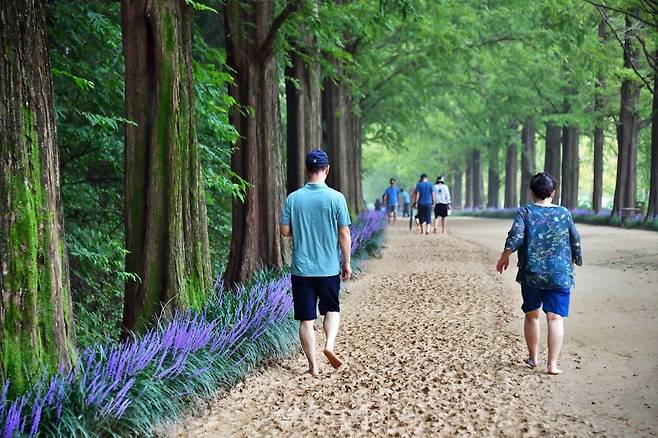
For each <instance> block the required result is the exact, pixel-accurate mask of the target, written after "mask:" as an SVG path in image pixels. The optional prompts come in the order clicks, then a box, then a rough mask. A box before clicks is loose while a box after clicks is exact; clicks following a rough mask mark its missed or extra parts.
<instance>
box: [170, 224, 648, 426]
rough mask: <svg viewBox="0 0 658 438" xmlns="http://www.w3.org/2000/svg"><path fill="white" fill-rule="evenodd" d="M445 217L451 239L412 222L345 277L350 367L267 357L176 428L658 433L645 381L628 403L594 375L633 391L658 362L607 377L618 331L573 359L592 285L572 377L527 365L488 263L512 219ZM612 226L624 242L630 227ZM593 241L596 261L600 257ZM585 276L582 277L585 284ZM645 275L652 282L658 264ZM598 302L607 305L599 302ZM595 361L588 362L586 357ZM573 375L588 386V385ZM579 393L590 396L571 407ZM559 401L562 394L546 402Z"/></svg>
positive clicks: (503, 288) (579, 313) (569, 358)
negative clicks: (358, 271)
mask: <svg viewBox="0 0 658 438" xmlns="http://www.w3.org/2000/svg"><path fill="white" fill-rule="evenodd" d="M451 225H452V227H453V228H452V231H453V233H454V234H451V235H447V236H442V235H433V234H432V235H429V236H419V235H415V234H411V233H410V232H409V231H408V229H407V227H406V224H398V226H397V227H395V228H389V232H388V238H387V244H386V247H385V249H384V251H383V257H382V258H381V259H378V260H374V261H371V262H369V263H368V264H367V266H366V267H365V271H366V273H365V275H364V276H363V277H362V278H360V279H359V280H357V281H355V282H353V283H351V284H350V285H349V286H348V294H347V297H346V299H345V305H344V307H343V315H344V326H343V330H342V333H341V337H340V345H339V350H338V351H339V353H340V354H342V356H343V357H344V358H345V359H346V360H347V367H346V368H345V369H344V370H342V371H338V372H334V371H332V370H330V369H329V367H328V366H325V367H324V369H323V376H322V378H321V379H320V380H318V381H316V380H312V379H309V378H307V377H304V376H301V372H302V371H303V370H304V369H305V362H304V359H303V358H302V356H301V355H299V356H298V357H296V358H294V359H292V360H288V361H285V362H283V363H280V364H273V365H272V366H271V367H269V368H268V369H266V370H263V371H262V372H261V373H259V374H257V375H253V376H250V377H249V378H248V379H247V380H246V381H245V382H244V383H242V384H241V385H239V386H238V387H237V388H236V389H234V390H233V391H231V392H230V393H229V394H228V395H227V396H224V397H222V398H220V399H218V400H217V401H216V402H215V403H214V404H213V405H210V406H208V408H207V409H206V410H201V411H199V416H198V417H196V418H191V419H188V420H187V421H186V422H185V423H184V425H183V426H179V427H178V429H177V430H176V432H175V433H174V435H175V436H218V435H223V436H228V435H238V436H239V435H253V434H265V435H267V434H277V433H283V434H307V435H319V434H330V435H336V434H345V435H348V434H357V435H359V434H369V433H370V434H372V433H375V434H383V433H400V434H425V433H427V434H429V433H443V434H447V435H449V434H454V433H462V432H472V433H484V434H485V435H491V434H508V435H520V434H524V433H528V434H530V435H534V434H539V433H542V432H548V431H550V433H551V434H552V435H558V434H567V435H576V434H577V435H580V436H582V435H588V434H594V433H596V432H605V433H607V434H612V435H617V434H624V433H625V434H637V433H642V434H647V433H649V431H650V430H651V429H650V428H651V427H653V428H654V429H653V430H654V431H655V427H656V424H655V403H653V402H655V395H654V399H653V400H650V399H649V398H648V397H647V396H646V393H647V391H649V389H647V390H646V391H645V392H642V391H640V392H639V393H638V396H637V397H636V398H637V400H636V401H635V402H631V401H630V400H627V399H626V396H624V395H623V394H618V395H617V397H624V398H623V399H619V400H615V398H614V397H612V394H610V395H606V394H607V393H608V392H610V391H612V390H613V389H614V387H610V388H609V389H604V388H599V389H596V387H594V386H592V384H591V380H592V379H594V380H595V379H596V378H599V379H601V380H599V381H600V382H603V383H606V384H611V383H613V382H617V383H623V382H631V381H632V379H633V377H632V374H633V373H640V376H641V377H640V378H639V379H640V380H637V381H636V383H637V385H636V386H638V385H639V383H641V382H644V381H645V380H646V381H647V382H648V380H649V378H650V377H651V375H650V373H651V372H653V373H654V374H653V377H654V381H655V368H654V370H653V371H651V369H650V368H651V365H650V364H648V363H647V364H646V365H642V364H637V367H636V368H634V369H633V370H632V369H630V368H628V369H624V371H623V372H622V373H621V374H620V371H621V370H616V371H615V373H614V375H613V374H610V376H611V377H610V378H609V379H607V378H602V375H603V373H601V372H600V370H599V368H601V367H603V366H605V364H606V363H608V364H613V363H614V362H605V361H607V360H609V359H610V358H609V357H608V356H609V355H612V354H613V353H612V350H613V349H614V348H615V346H614V344H615V343H614V342H613V341H612V340H608V341H605V340H603V341H599V342H604V343H605V347H604V348H605V349H606V350H608V349H609V350H608V351H601V352H600V354H599V356H598V360H597V357H591V354H592V353H591V352H592V351H593V349H594V348H595V346H594V345H592V344H590V345H589V346H588V347H587V348H583V350H582V351H581V353H580V355H576V354H575V352H576V350H577V349H578V348H580V347H579V344H580V343H587V342H589V341H588V340H587V336H588V332H587V331H583V328H584V326H586V325H588V324H590V323H591V322H592V318H591V317H590V315H589V314H588V313H586V312H584V309H583V306H585V305H587V303H586V302H584V300H586V299H587V298H586V297H585V294H584V293H583V297H582V298H581V297H578V298H575V299H574V313H573V317H572V318H570V320H569V325H568V326H567V327H568V340H567V342H566V347H567V348H566V351H565V354H564V357H563V363H564V368H565V369H566V370H567V373H566V374H565V375H563V376H561V377H559V378H557V379H556V378H550V377H548V376H547V375H545V374H543V373H542V372H541V371H530V370H529V369H527V368H525V367H524V366H523V365H522V361H521V360H522V358H523V353H524V350H523V341H522V338H521V337H520V336H519V335H517V332H518V329H519V327H520V325H519V324H520V323H519V321H520V318H521V315H520V314H519V311H518V309H517V306H518V305H519V304H520V303H519V299H518V297H517V294H518V291H517V289H516V288H512V285H511V281H508V280H510V279H511V278H512V277H513V275H512V274H508V275H507V276H506V277H504V278H503V279H501V278H500V277H499V276H496V275H494V272H493V268H492V266H493V263H494V262H495V255H496V252H497V251H494V248H495V247H497V246H499V242H498V243H495V244H494V237H495V239H497V240H500V239H502V235H501V234H500V233H501V230H503V232H504V227H505V226H506V222H505V221H490V222H489V221H486V220H474V219H457V220H453V221H452V223H451ZM471 230H472V232H471ZM606 230H608V229H606V228H590V227H586V228H584V230H583V235H584V236H585V238H586V239H587V238H591V239H592V241H595V239H597V237H596V236H597V235H602V234H603V233H606ZM610 231H611V232H612V233H613V234H614V235H615V237H616V238H620V239H622V238H623V237H622V236H624V235H623V234H620V235H618V236H617V235H616V232H615V230H610ZM610 231H608V233H609V232H610ZM621 233H623V231H622V232H621ZM465 236H467V237H468V238H469V240H473V241H475V242H477V243H471V242H469V241H467V240H466V239H464V237H465ZM629 236H632V235H629ZM657 237H658V236H657ZM590 248H591V251H592V252H591V254H592V255H591V259H592V260H594V259H595V257H598V256H595V254H596V250H595V248H593V247H592V246H590ZM654 257H655V255H654ZM439 261H440V262H441V263H438V262H439ZM588 269H590V270H594V269H595V268H588ZM588 275H589V274H588V273H587V271H585V272H583V273H582V275H579V281H580V282H582V283H583V289H584V288H585V284H584V283H585V282H587V281H589V280H588V279H587V278H586V277H587V276H588ZM647 275H648V277H650V278H649V281H652V282H655V281H656V278H655V276H656V274H655V271H654V272H651V273H650V274H647ZM645 292H646V291H645ZM619 303H621V301H620V302H619ZM646 304H647V305H646V314H647V315H653V316H654V317H655V311H656V306H655V305H653V307H651V305H650V302H647V303H646ZM654 304H655V300H654ZM619 305H621V304H619ZM599 311H600V312H602V313H601V314H603V312H605V309H601V308H599ZM649 318H650V317H649ZM572 320H573V323H572V322H571V321H572ZM654 321H655V320H654ZM613 324H614V323H613ZM648 324H649V323H648V322H647V324H646V325H648ZM517 326H519V327H517ZM594 329H598V327H597V326H591V328H590V332H589V333H591V330H594ZM653 330H655V327H654V328H653ZM318 333H320V332H318ZM622 333H623V331H622ZM651 336H654V339H655V333H654V334H651V333H649V336H648V337H647V339H651ZM623 342H624V343H625V346H623V347H622V349H621V350H617V351H618V352H619V354H621V355H625V354H626V353H627V352H628V351H630V350H633V349H635V350H639V349H641V348H642V349H644V350H645V351H643V352H642V354H653V358H654V360H652V361H651V363H653V364H655V349H654V350H653V352H647V351H646V346H643V345H642V342H643V341H642V340H639V341H638V343H637V344H635V345H636V347H635V348H633V347H631V342H632V341H631V340H628V339H625V340H623ZM601 358H603V360H601ZM645 359H646V358H645V357H644V356H643V357H642V360H645ZM589 360H592V361H593V363H592V364H585V363H584V362H585V361H589ZM625 360H626V359H625ZM594 361H596V364H594ZM617 364H619V362H617ZM627 365H628V364H626V363H624V366H627ZM608 368H610V367H608ZM622 375H623V376H625V377H624V378H623V379H622ZM578 382H581V383H584V384H588V383H589V384H590V385H589V386H588V387H587V388H582V387H581V386H579V384H578ZM654 388H655V387H654ZM565 392H566V393H567V394H565ZM654 392H655V391H654ZM583 394H586V395H587V396H592V397H594V398H592V399H591V400H590V399H587V402H586V403H576V402H575V401H574V400H575V399H576V398H578V397H581V396H582V395H583ZM642 394H645V396H644V398H643V399H642V400H640V398H641V397H640V396H642ZM558 397H559V398H560V399H561V400H563V401H562V402H555V403H544V402H542V401H541V400H548V399H549V398H555V399H556V400H557V399H558ZM592 401H594V402H595V403H596V405H592V403H591V402H592ZM643 402H647V403H653V405H652V407H651V408H647V407H644V408H643V409H644V410H646V414H645V413H644V411H642V412H640V411H639V407H638V406H636V405H638V404H640V405H641V404H642V403H643ZM586 404H587V405H589V409H586ZM618 404H622V405H625V406H627V408H626V409H624V410H623V411H619V410H618V415H617V417H618V418H616V419H615V418H609V417H610V416H611V412H612V410H613V408H614V407H615V405H618ZM652 413H654V420H653V423H652V420H651V414H652Z"/></svg>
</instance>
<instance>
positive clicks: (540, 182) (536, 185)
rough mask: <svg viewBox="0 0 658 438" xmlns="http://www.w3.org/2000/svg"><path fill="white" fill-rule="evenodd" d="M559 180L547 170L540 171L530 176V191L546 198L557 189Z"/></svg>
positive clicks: (540, 197)
mask: <svg viewBox="0 0 658 438" xmlns="http://www.w3.org/2000/svg"><path fill="white" fill-rule="evenodd" d="M556 187H557V181H555V178H553V176H552V175H549V174H548V173H546V172H539V173H538V174H536V175H535V176H533V177H532V178H530V191H531V192H532V193H533V194H534V195H535V196H536V197H537V198H539V199H546V198H548V197H550V196H551V193H553V192H554V191H555V189H556Z"/></svg>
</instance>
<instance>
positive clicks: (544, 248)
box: [505, 204, 583, 289]
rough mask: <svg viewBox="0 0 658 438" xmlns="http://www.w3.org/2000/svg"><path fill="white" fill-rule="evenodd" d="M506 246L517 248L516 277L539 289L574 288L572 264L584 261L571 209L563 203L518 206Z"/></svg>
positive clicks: (512, 248)
mask: <svg viewBox="0 0 658 438" xmlns="http://www.w3.org/2000/svg"><path fill="white" fill-rule="evenodd" d="M505 249H508V250H511V251H517V250H518V255H519V264H518V267H519V272H518V274H517V275H516V281H517V282H519V283H521V284H523V285H526V286H530V287H535V288H538V289H571V288H572V287H573V286H574V281H573V277H574V272H573V264H574V263H575V264H576V265H578V266H581V265H582V264H583V259H582V253H581V248H580V235H579V234H578V231H577V230H576V225H575V224H574V222H573V218H572V217H571V212H570V211H569V210H568V209H566V208H564V207H560V206H554V207H542V206H539V205H536V204H528V205H524V206H522V207H519V209H518V210H517V212H516V217H515V218H514V223H513V224H512V228H511V229H510V230H509V233H508V234H507V240H506V241H505Z"/></svg>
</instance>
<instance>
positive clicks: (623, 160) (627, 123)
mask: <svg viewBox="0 0 658 438" xmlns="http://www.w3.org/2000/svg"><path fill="white" fill-rule="evenodd" d="M633 25H634V23H633V19H632V18H631V17H629V16H626V29H627V32H626V37H625V40H624V67H625V68H626V69H631V68H632V67H633V66H636V65H637V49H636V48H635V47H634V46H633V44H632V38H633V34H632V31H631V30H630V29H632V28H633ZM639 96H640V87H639V86H638V84H637V83H636V82H635V81H634V80H632V79H630V78H629V79H625V80H624V81H623V82H622V84H621V105H620V109H619V122H618V126H617V144H618V148H619V150H618V155H617V180H616V182H615V198H614V203H613V207H612V214H613V215H616V214H619V213H620V209H622V208H625V207H635V204H636V200H637V137H638V122H639V116H638V112H637V102H638V99H639Z"/></svg>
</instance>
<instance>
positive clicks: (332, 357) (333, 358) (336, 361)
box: [324, 349, 343, 369]
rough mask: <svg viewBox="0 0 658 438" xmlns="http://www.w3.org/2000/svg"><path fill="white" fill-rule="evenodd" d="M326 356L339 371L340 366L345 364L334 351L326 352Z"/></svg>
mask: <svg viewBox="0 0 658 438" xmlns="http://www.w3.org/2000/svg"><path fill="white" fill-rule="evenodd" d="M324 355H325V356H327V360H328V361H329V363H330V364H331V366H332V367H334V368H336V369H338V368H340V366H341V365H342V364H343V362H342V361H341V360H340V359H338V357H336V355H335V354H334V352H333V351H331V350H326V349H325V350H324Z"/></svg>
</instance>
